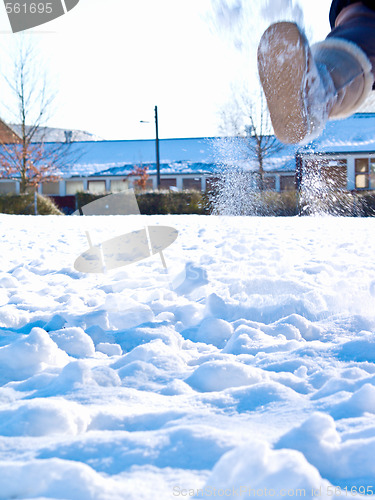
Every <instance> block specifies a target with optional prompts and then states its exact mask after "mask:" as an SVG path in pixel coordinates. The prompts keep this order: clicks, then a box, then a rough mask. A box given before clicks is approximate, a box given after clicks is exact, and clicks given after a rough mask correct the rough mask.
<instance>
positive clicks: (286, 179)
mask: <svg viewBox="0 0 375 500" xmlns="http://www.w3.org/2000/svg"><path fill="white" fill-rule="evenodd" d="M295 189H296V180H295V176H294V175H281V176H280V191H294V190H295Z"/></svg>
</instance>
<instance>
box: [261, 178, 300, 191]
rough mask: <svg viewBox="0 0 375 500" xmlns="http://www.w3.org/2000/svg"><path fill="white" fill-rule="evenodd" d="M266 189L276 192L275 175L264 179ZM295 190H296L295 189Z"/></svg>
mask: <svg viewBox="0 0 375 500" xmlns="http://www.w3.org/2000/svg"><path fill="white" fill-rule="evenodd" d="M264 189H266V190H268V191H275V189H276V177H275V176H274V175H272V176H271V175H269V176H266V177H265V178H264ZM293 189H294V188H293Z"/></svg>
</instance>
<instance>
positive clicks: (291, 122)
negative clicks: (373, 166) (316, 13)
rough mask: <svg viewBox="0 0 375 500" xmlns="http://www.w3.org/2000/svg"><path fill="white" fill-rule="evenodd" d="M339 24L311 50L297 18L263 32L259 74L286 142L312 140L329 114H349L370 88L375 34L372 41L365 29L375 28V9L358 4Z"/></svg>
mask: <svg viewBox="0 0 375 500" xmlns="http://www.w3.org/2000/svg"><path fill="white" fill-rule="evenodd" d="M352 9H355V12H356V14H355V15H354V14H353V12H354V11H352ZM363 9H364V10H363ZM348 12H349V13H351V15H350V16H349V18H348ZM369 13H370V14H369ZM353 23H354V24H355V26H354V25H353ZM336 24H337V27H336V28H335V29H334V30H333V31H332V33H330V35H329V37H328V38H327V39H326V40H324V41H323V42H320V43H319V44H316V45H314V46H313V47H311V49H310V47H309V44H308V42H307V40H306V37H305V35H304V34H303V32H302V31H301V30H300V28H299V27H298V26H297V25H296V24H294V23H286V22H282V23H276V24H274V25H272V26H270V27H269V28H268V29H267V30H266V32H265V33H264V34H263V36H262V39H261V41H260V44H259V48H258V69H259V76H260V80H261V83H262V86H263V89H264V93H265V95H266V99H267V103H268V107H269V111H270V115H271V120H272V125H273V127H274V131H275V134H276V136H277V137H278V138H279V139H280V140H281V141H282V142H285V143H300V144H305V143H308V142H310V141H311V140H313V139H314V138H316V137H317V136H319V135H320V133H321V132H322V131H323V129H324V126H325V124H326V122H327V120H328V119H329V118H332V119H333V118H345V117H347V116H350V115H351V114H352V113H354V112H355V110H356V109H358V107H359V106H360V104H362V102H363V101H364V100H365V99H366V97H367V96H368V94H369V93H370V91H371V88H372V85H373V81H374V76H373V74H372V65H371V62H370V57H371V50H370V49H368V45H372V44H374V48H375V43H374V41H373V40H372V39H371V42H370V43H368V42H367V40H366V39H365V38H364V37H363V36H362V35H361V30H362V26H363V27H364V31H365V29H369V27H372V28H371V30H372V33H374V32H375V12H374V11H372V10H371V9H367V8H366V7H364V6H363V5H362V4H361V3H355V4H353V5H350V6H348V7H346V8H344V9H343V10H342V11H341V12H340V14H339V16H338V18H337V23H336ZM335 30H337V31H335ZM338 30H340V36H338V33H339V32H338ZM345 33H346V35H345ZM366 33H367V32H366ZM344 35H345V36H347V38H344ZM349 35H350V36H349ZM360 43H361V45H359V44H360ZM364 49H366V51H367V52H365V51H364ZM367 53H368V55H367ZM374 54H375V51H374ZM374 62H375V61H374Z"/></svg>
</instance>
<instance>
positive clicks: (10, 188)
mask: <svg viewBox="0 0 375 500" xmlns="http://www.w3.org/2000/svg"><path fill="white" fill-rule="evenodd" d="M15 192H16V183H15V182H12V181H5V182H0V194H8V193H15Z"/></svg>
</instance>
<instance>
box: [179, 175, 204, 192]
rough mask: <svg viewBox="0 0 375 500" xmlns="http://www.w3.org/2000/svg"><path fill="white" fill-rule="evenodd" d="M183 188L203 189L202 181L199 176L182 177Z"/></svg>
mask: <svg viewBox="0 0 375 500" xmlns="http://www.w3.org/2000/svg"><path fill="white" fill-rule="evenodd" d="M182 189H194V190H195V191H201V190H202V181H201V180H200V179H198V178H191V177H190V178H186V179H182Z"/></svg>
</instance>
